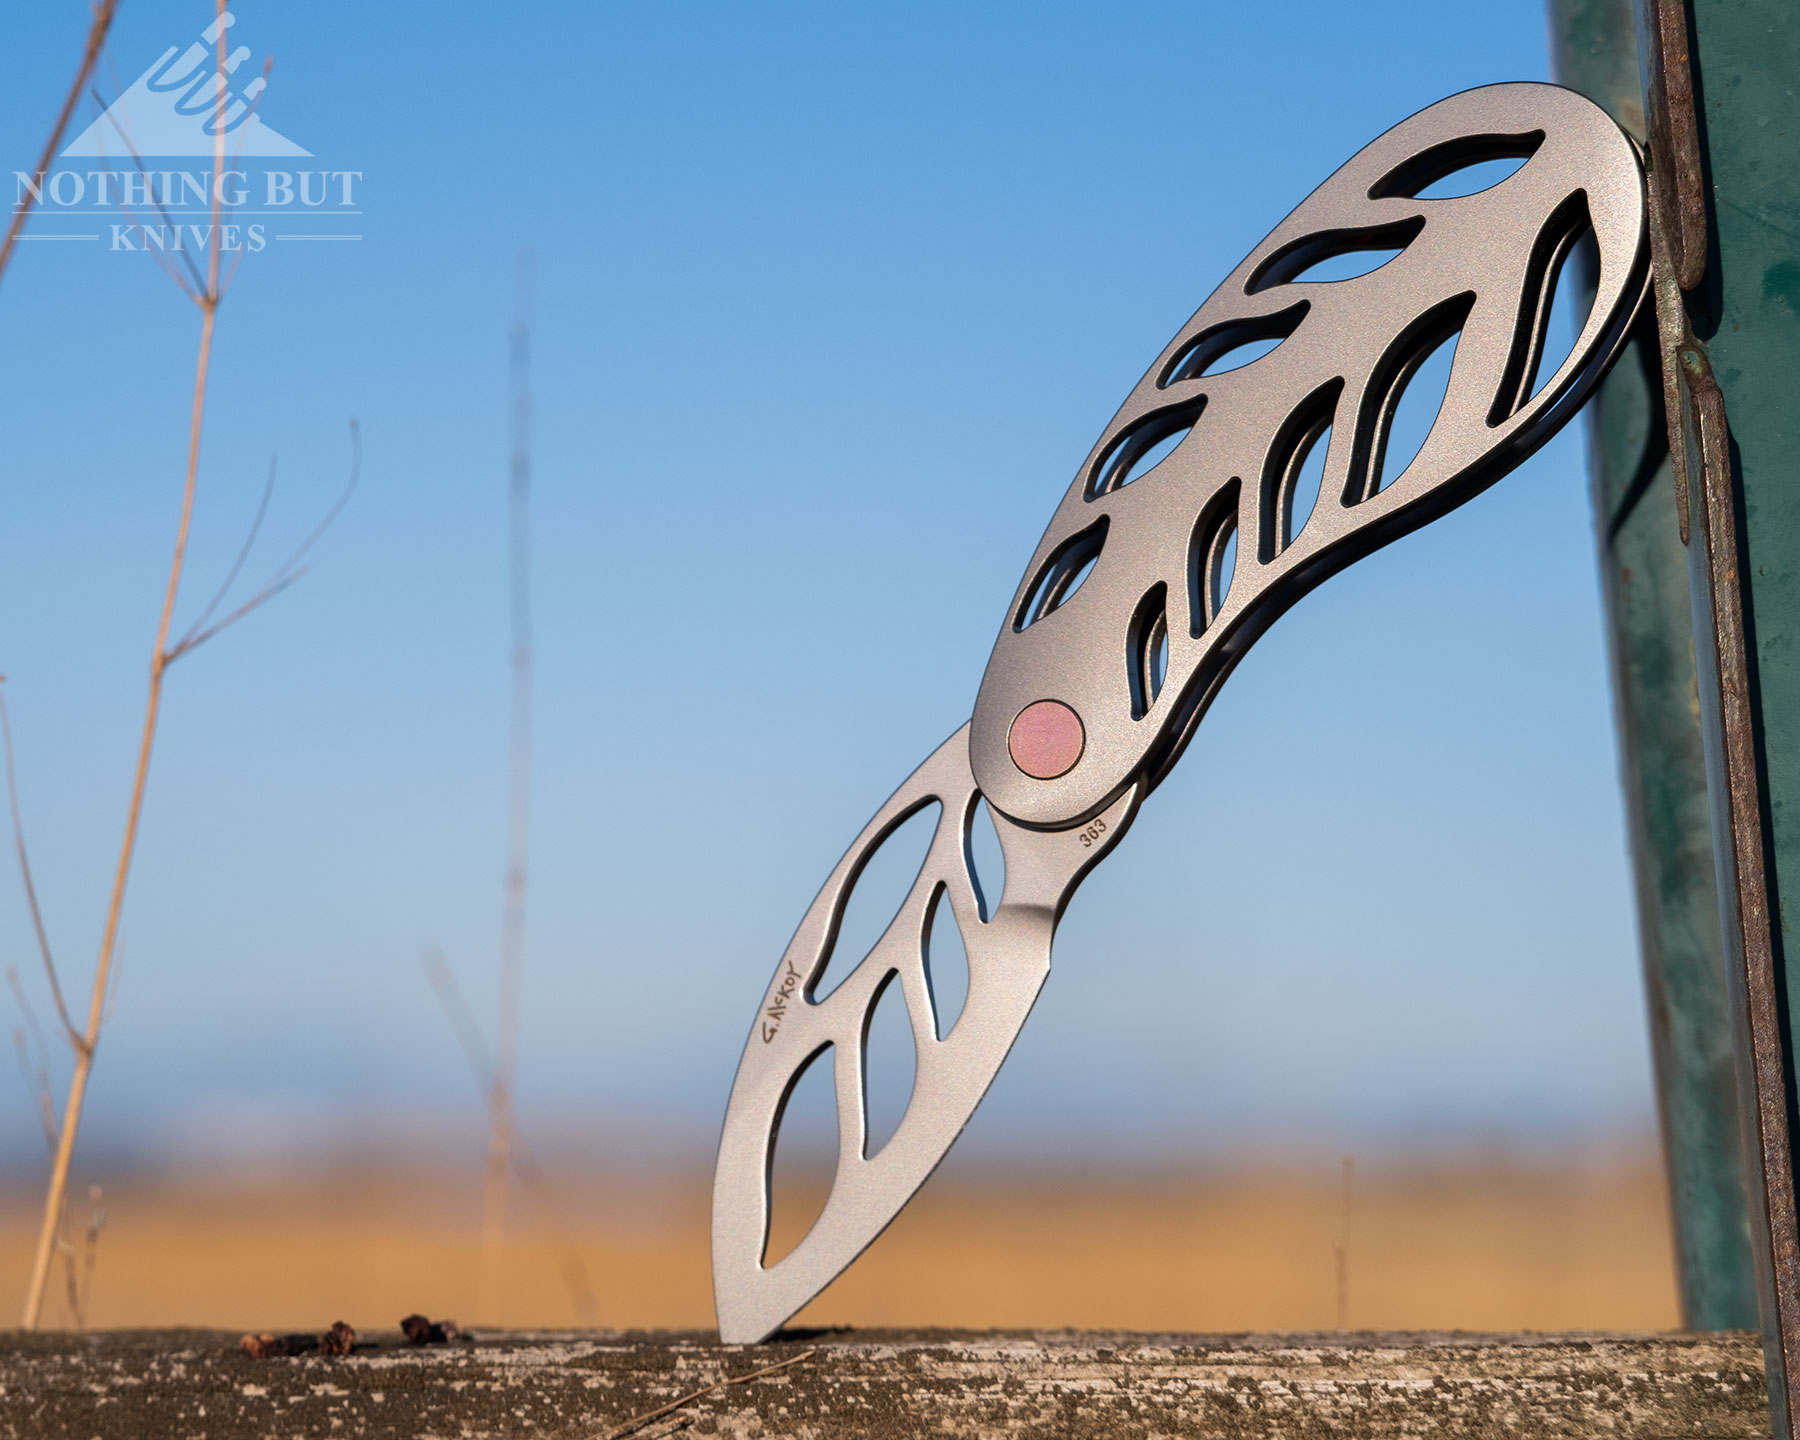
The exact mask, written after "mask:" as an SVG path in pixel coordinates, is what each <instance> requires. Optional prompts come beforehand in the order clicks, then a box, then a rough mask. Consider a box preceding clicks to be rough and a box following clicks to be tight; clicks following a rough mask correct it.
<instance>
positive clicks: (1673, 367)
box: [1644, 170, 1696, 545]
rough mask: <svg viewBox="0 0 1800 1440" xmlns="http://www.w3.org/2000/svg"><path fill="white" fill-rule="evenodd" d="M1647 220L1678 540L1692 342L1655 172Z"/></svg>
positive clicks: (1685, 538)
mask: <svg viewBox="0 0 1800 1440" xmlns="http://www.w3.org/2000/svg"><path fill="white" fill-rule="evenodd" d="M1644 179H1645V184H1646V187H1647V190H1648V196H1649V204H1648V205H1647V206H1646V207H1645V208H1646V211H1647V213H1648V218H1649V222H1650V292H1651V294H1652V296H1654V298H1655V302H1656V342H1657V348H1658V350H1659V351H1660V358H1661V361H1662V364H1661V366H1660V367H1659V368H1660V369H1661V371H1662V391H1663V420H1664V423H1666V424H1667V426H1668V429H1669V473H1670V474H1671V476H1673V477H1674V480H1675V515H1676V519H1677V521H1678V522H1679V524H1680V526H1681V543H1682V544H1683V545H1687V544H1689V543H1691V541H1692V540H1693V515H1692V514H1691V513H1690V511H1689V508H1688V464H1687V445H1686V443H1685V442H1684V441H1683V440H1682V438H1681V362H1680V359H1679V356H1680V354H1681V352H1682V350H1683V349H1685V348H1686V347H1687V346H1689V345H1692V344H1694V343H1696V342H1695V341H1694V337H1693V335H1692V334H1691V333H1690V331H1689V329H1688V320H1687V307H1686V306H1685V305H1684V304H1683V303H1682V300H1681V286H1680V283H1679V282H1678V281H1677V280H1676V278H1675V267H1674V265H1673V264H1672V262H1671V261H1670V258H1669V243H1670V242H1669V235H1668V231H1667V228H1666V222H1665V220H1664V217H1663V214H1662V210H1661V207H1660V206H1659V204H1658V201H1657V191H1658V188H1659V187H1658V184H1657V176H1656V171H1655V170H1651V171H1650V172H1649V173H1648V174H1647V175H1646V176H1645V177H1644Z"/></svg>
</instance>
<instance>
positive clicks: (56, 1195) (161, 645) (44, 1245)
mask: <svg viewBox="0 0 1800 1440" xmlns="http://www.w3.org/2000/svg"><path fill="white" fill-rule="evenodd" d="M216 3H217V10H218V14H219V16H220V17H221V18H222V17H223V16H224V14H225V4H226V0H216ZM225 44H226V41H225V28H224V26H222V25H221V26H220V27H219V39H218V73H219V85H218V91H217V100H216V109H215V111H214V116H215V119H214V131H215V140H214V145H213V185H212V230H211V233H210V235H209V237H208V243H207V258H206V290H205V292H204V293H203V294H202V295H200V296H199V297H198V300H197V303H198V304H199V307H200V348H199V355H198V358H197V359H196V361H195V365H194V400H193V407H192V411H191V414H190V416H189V421H188V455H187V474H186V479H185V480H184V482H183V485H182V492H181V519H180V522H179V524H178V525H177V527H176V532H175V549H174V554H173V556H172V557H171V559H170V562H169V579H168V584H167V587H166V588H165V590H164V592H163V605H162V616H161V618H160V620H159V621H158V622H157V628H156V644H155V647H154V648H153V649H152V650H151V654H150V693H149V697H148V699H147V701H146V703H145V706H144V726H143V732H142V735H141V737H140V739H139V742H138V758H137V769H136V772H135V774H134V776H133V779H132V786H131V802H130V805H129V806H128V807H127V809H126V813H125V834H124V838H123V839H122V840H121V842H120V845H119V860H118V865H117V866H116V868H115V869H114V872H113V885H112V897H111V900H110V902H109V903H108V905H107V910H106V928H105V930H104V932H103V934H102V936H101V941H100V956H99V961H98V963H97V964H96V965H95V967H94V989H93V996H92V999H91V1001H90V1003H89V1006H88V1019H87V1027H86V1029H85V1030H84V1031H83V1032H82V1034H81V1036H80V1041H79V1043H78V1044H77V1046H76V1051H75V1069H74V1073H73V1074H72V1075H71V1076H70V1079H69V1093H68V1098H67V1100H66V1102H65V1104H64V1107H63V1122H62V1126H61V1129H60V1131H59V1133H58V1135H57V1144H56V1157H55V1159H54V1160H53V1161H52V1162H51V1167H50V1184H49V1187H48V1191H47V1193H46V1194H45V1196H44V1220H43V1225H42V1228H41V1229H40V1230H39V1233H38V1246H37V1254H36V1256H35V1258H34V1260H33V1262H32V1268H31V1281H30V1284H29V1286H28V1288H27V1289H26V1292H25V1309H24V1315H23V1319H22V1321H21V1323H22V1324H23V1326H24V1328H25V1329H27V1330H35V1329H36V1328H37V1324H38V1318H39V1316H40V1315H41V1313H42V1311H43V1307H44V1289H45V1287H46V1285H47V1284H48V1283H49V1279H50V1261H51V1256H52V1254H53V1252H54V1250H55V1248H56V1241H57V1231H58V1229H59V1227H60V1223H61V1218H62V1212H63V1201H64V1197H65V1195H66V1194H67V1192H68V1183H69V1162H70V1159H71V1158H72V1156H73V1154H74V1149H75V1134H76V1131H77V1130H78V1129H79V1127H80V1125H81V1107H82V1102H83V1101H84V1100H85V1099H86V1096H87V1082H88V1076H89V1075H90V1074H91V1073H92V1071H93V1065H94V1047H95V1046H96V1045H97V1044H98V1043H99V1039H100V1025H101V1022H102V1020H103V1019H104V1012H105V1005H106V997H107V977H108V975H109V973H110V971H111V968H112V957H113V947H114V945H115V944H116V943H117V940H118V935H119V916H120V914H121V912H122V911H123V909H124V904H125V884H126V881H127V880H128V879H129V878H130V875H131V860H132V856H133V854H134V852H135V851H136V848H137V834H138V821H139V819H140V817H141V816H142V814H143V807H144V786H145V783H146V781H147V780H148V779H149V774H150V754H151V751H152V749H153V748H154V746H155V743H156V722H157V718H158V715H159V713H160V711H161V708H162V686H163V676H164V674H165V673H166V672H167V670H168V667H169V653H168V644H169V625H170V622H171V621H172V620H173V618H174V614H175V600H176V597H177V596H178V595H179V594H180V591H181V576H182V571H183V569H184V568H185V565H186V561H187V544H188V532H189V530H190V528H191V526H192V523H193V515H194V482H195V477H196V476H197V475H198V473H199V468H200V434H201V423H202V420H203V419H204V417H205V413H206V381H207V375H208V373H209V371H210V368H211V364H212V342H213V327H214V323H215V321H216V320H217V318H218V313H219V301H220V300H221V299H222V298H223V295H222V292H221V290H220V286H219V262H220V238H219V218H220V217H219V207H220V204H221V199H220V191H221V189H222V186H221V185H220V183H219V181H220V177H221V175H222V174H223V172H224V169H225V126H224V119H225V99H226V95H227V93H228V92H227V90H226V87H225V83H224V81H225V74H226V70H225Z"/></svg>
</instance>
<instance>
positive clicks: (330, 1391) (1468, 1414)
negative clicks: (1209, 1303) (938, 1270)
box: [0, 1330, 1769, 1440]
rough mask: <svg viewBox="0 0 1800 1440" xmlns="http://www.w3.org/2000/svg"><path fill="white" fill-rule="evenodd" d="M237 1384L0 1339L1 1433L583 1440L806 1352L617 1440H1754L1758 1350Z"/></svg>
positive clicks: (1338, 1355) (292, 1372) (264, 1367)
mask: <svg viewBox="0 0 1800 1440" xmlns="http://www.w3.org/2000/svg"><path fill="white" fill-rule="evenodd" d="M369 1338H370V1339H373V1340H374V1342H375V1343H373V1344H367V1343H365V1344H364V1345H362V1346H359V1348H358V1349H357V1351H356V1352H355V1353H354V1354H352V1355H350V1356H348V1357H344V1358H339V1359H329V1358H326V1357H323V1356H320V1355H316V1354H314V1355H306V1356H301V1357H298V1358H292V1359H279V1360H251V1359H249V1358H247V1357H246V1356H244V1355H242V1354H241V1353H239V1351H238V1350H237V1344H236V1342H237V1337H236V1336H235V1335H231V1334H222V1333H217V1332H209V1331H193V1330H186V1331H168V1330H133V1331H115V1332H111V1333H104V1334H96V1335H86V1336H80V1335H66V1334H63V1335H23V1334H13V1335H11V1336H9V1337H7V1338H6V1339H5V1340H4V1341H3V1342H0V1434H3V1435H5V1436H9V1437H10V1436H17V1437H30V1440H53V1437H65V1436H66V1437H71V1440H91V1437H105V1440H113V1437H119V1440H126V1437H129V1440H142V1437H149V1436H156V1437H162V1436H169V1437H190V1436H191V1437H207V1440H233V1437H264V1436H268V1437H281V1440H295V1437H305V1436H336V1437H344V1436H405V1437H409V1440H410V1437H445V1440H449V1437H465V1436H466V1437H478V1436H479V1437H485V1436H525V1435H529V1436H534V1437H562V1436H580V1437H584V1440H600V1437H605V1436H609V1435H612V1434H613V1433H615V1432H616V1431H617V1430H618V1429H619V1428H620V1427H621V1426H623V1425H625V1424H626V1422H628V1421H630V1420H632V1419H633V1417H636V1416H640V1415H642V1414H644V1413H645V1412H647V1411H651V1410H654V1409H656V1408H658V1407H660V1406H663V1405H666V1404H667V1403H668V1402H670V1401H671V1400H674V1399H677V1398H678V1397H680V1396H683V1395H685V1394H687V1393H689V1392H691V1391H694V1390H697V1389H699V1388H701V1387H702V1386H704V1385H707V1384H710V1383H713V1382H716V1381H719V1380H721V1379H724V1378H728V1377H730V1376H734V1375H743V1374H745V1373H747V1372H749V1371H751V1370H754V1369H757V1368H759V1367H761V1366H765V1365H769V1364H772V1363H775V1362H777V1361H780V1360H784V1359H787V1358H789V1357H792V1356H795V1355H800V1354H802V1353H803V1352H805V1351H807V1350H813V1351H814V1352H815V1353H813V1354H812V1355H811V1356H810V1357H809V1358H807V1359H804V1360H801V1361H800V1362H799V1363H798V1364H795V1365H793V1366H790V1367H789V1368H787V1369H784V1370H782V1371H780V1372H778V1373H776V1374H772V1375H769V1376H767V1377H765V1378H763V1379H760V1380H754V1381H751V1382H749V1383H747V1384H741V1385H733V1386H731V1387H729V1388H727V1389H725V1390H722V1391H715V1392H714V1393H712V1394H710V1395H707V1396H705V1397H704V1398H701V1399H698V1400H695V1401H693V1402H692V1403H690V1404H688V1405H686V1406H684V1407H682V1408H681V1409H679V1410H677V1411H675V1412H674V1413H673V1414H671V1415H669V1416H667V1417H665V1418H663V1419H662V1420H659V1421H656V1422H654V1423H652V1424H648V1425H645V1426H643V1427H642V1428H640V1429H637V1430H635V1431H633V1432H632V1433H633V1434H635V1435H639V1436H644V1437H656V1436H662V1435H667V1434H671V1433H679V1434H684V1435H721V1436H733V1437H736V1436H746V1437H777V1436H796V1437H822V1436H866V1437H870V1440H887V1437H901V1436H904V1437H908V1440H912V1437H921V1436H932V1435H959V1436H983V1437H1013V1436H1032V1437H1045V1440H1051V1437H1054V1440H1086V1437H1094V1440H1099V1437H1106V1440H1132V1437H1145V1440H1148V1437H1153V1436H1217V1437H1224V1440H1240V1437H1245V1440H1247V1437H1258V1440H1261V1437H1271V1440H1272V1437H1314V1436H1321V1437H1322V1436H1332V1437H1377V1436H1381V1437H1386V1436H1433V1437H1437V1436H1480V1437H1488V1436H1496V1437H1497V1436H1509V1437H1511V1436H1519V1437H1525V1436H1530V1437H1534V1440H1535V1437H1547V1436H1570V1437H1575V1436H1579V1437H1582V1440H1594V1437H1602V1436H1606V1437H1641V1440H1651V1437H1656V1440H1663V1437H1673V1436H1702V1437H1715V1436H1733V1437H1740V1436H1741V1437H1749V1436H1766V1435H1768V1433H1769V1430H1768V1409H1767V1404H1766V1401H1765V1399H1764V1393H1763V1377H1762V1359H1761V1344H1760V1341H1759V1340H1758V1339H1757V1337H1755V1336H1754V1335H1751V1334H1747V1333H1743V1332H1725V1333H1716V1334H1706V1335H1550V1336H1533V1335H1523V1336H1521V1335H1512V1336H1479V1335H1463V1334H1453V1335H1430V1334H1426V1335H1394V1334H1376V1335H1354V1334H1352V1335H1330V1336H1294V1335H1264V1336H1201V1335H1137V1334H1096V1333H1091V1332H1089V1333H1056V1332H1047V1333H1030V1332H1018V1333H1005V1332H976V1333H968V1332H950V1331H944V1332H929V1331H927V1332H908V1333H901V1332H884V1331H831V1332H824V1333H810V1334H809V1333H804V1332H801V1333H796V1334H794V1335H792V1336H791V1337H784V1338H783V1339H782V1340H781V1341H780V1342H778V1343H776V1344H771V1345H762V1346H749V1347H733V1348H725V1347H721V1346H720V1345H718V1344H717V1343H716V1342H714V1341H712V1340H711V1339H709V1338H708V1337H707V1336H705V1335H703V1334H697V1333H672V1332H660V1333H651V1334H645V1333H635V1334H633V1333H626V1334H614V1333H607V1332H598V1331H584V1332H556V1333H548V1332H545V1333H520V1332H512V1333H506V1334H501V1335H496V1336H493V1337H487V1338H482V1339H480V1340H478V1341H476V1342H475V1343H472V1344H462V1345H455V1344H453V1345H439V1346H432V1347H429V1348H424V1349H415V1348H412V1347H410V1346H407V1345H405V1344H404V1343H403V1342H402V1340H401V1338H400V1336H399V1334H398V1332H387V1333H384V1334H382V1335H379V1336H372V1337H369Z"/></svg>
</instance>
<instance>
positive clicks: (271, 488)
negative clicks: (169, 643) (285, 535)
mask: <svg viewBox="0 0 1800 1440" xmlns="http://www.w3.org/2000/svg"><path fill="white" fill-rule="evenodd" d="M280 458H281V457H280V456H278V455H271V456H270V457H269V478H268V479H267V480H266V481H264V482H263V493H262V499H261V500H260V501H259V502H258V503H257V506H256V518H255V519H254V520H252V521H251V522H250V533H249V534H248V535H246V536H245V537H244V546H243V549H241V550H239V551H238V554H237V559H235V560H233V561H232V562H231V569H229V570H227V571H226V572H225V581H224V583H223V584H221V585H220V586H219V588H218V591H217V593H215V594H214V595H213V597H212V599H210V600H208V601H207V602H206V608H205V609H204V610H202V611H201V612H200V614H199V615H198V616H197V617H196V618H195V620H194V623H193V624H192V625H190V626H188V628H187V630H186V632H185V633H184V634H183V635H182V637H181V638H180V639H179V640H177V641H176V642H175V649H174V650H173V651H172V652H171V653H172V654H175V655H179V654H180V653H181V652H182V651H183V650H188V649H191V648H193V646H194V644H195V643H196V642H195V640H194V637H195V636H196V635H197V634H199V633H200V630H201V629H202V627H204V626H205V624H206V622H207V621H208V620H210V619H212V615H213V611H215V610H217V609H218V608H219V605H220V604H221V602H223V601H224V599H225V596H226V595H227V594H229V593H230V590H231V587H232V585H233V584H235V583H236V581H237V577H238V572H239V571H240V570H242V569H243V568H244V562H245V561H246V560H248V559H249V558H250V550H251V547H253V546H254V545H255V544H256V537H257V535H258V534H259V533H260V532H261V530H262V523H263V517H264V516H266V515H267V514H268V513H269V500H270V498H271V497H272V496H273V495H274V494H275V466H276V462H277V461H278V460H279V459H280Z"/></svg>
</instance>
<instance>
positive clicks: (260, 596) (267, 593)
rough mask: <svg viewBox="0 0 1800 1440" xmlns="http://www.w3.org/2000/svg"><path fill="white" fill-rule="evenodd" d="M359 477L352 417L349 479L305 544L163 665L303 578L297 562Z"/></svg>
mask: <svg viewBox="0 0 1800 1440" xmlns="http://www.w3.org/2000/svg"><path fill="white" fill-rule="evenodd" d="M361 476H362V428H361V426H360V425H358V424H357V422H356V419H355V418H354V417H352V418H351V421H350V479H349V481H348V482H347V483H346V484H345V486H344V489H343V491H342V493H341V494H339V496H338V498H337V499H336V500H335V501H334V502H333V503H332V506H331V508H330V509H329V510H327V511H326V512H325V518H324V519H323V520H321V521H319V523H318V524H317V525H316V526H314V527H313V532H312V534H310V535H308V536H307V537H306V539H305V540H303V541H301V542H300V548H299V549H297V550H296V551H294V553H293V554H292V555H290V556H288V558H287V559H286V560H285V561H283V562H282V564H281V565H280V566H279V567H278V568H277V569H276V571H275V573H274V574H273V575H271V576H270V577H269V579H268V580H267V581H266V582H265V583H264V584H263V587H262V589H260V590H258V591H257V592H256V594H254V595H252V596H251V597H250V598H249V599H248V600H246V601H245V602H244V603H243V604H242V605H240V606H238V607H237V609H235V610H233V611H232V612H231V613H230V614H229V615H227V616H226V617H225V618H224V619H223V620H220V621H219V622H218V623H217V624H215V625H210V626H208V627H207V628H206V629H204V630H201V631H199V632H198V633H194V632H193V631H190V632H189V633H188V634H187V635H185V636H183V637H182V639H181V640H180V641H179V642H177V643H176V644H175V646H174V647H173V648H171V649H170V650H169V652H168V653H167V654H166V655H165V656H164V657H163V664H164V665H173V664H174V663H175V662H176V661H177V660H179V659H180V658H181V657H182V656H183V655H186V654H189V653H190V652H192V651H194V650H198V649H199V648H200V647H201V646H202V645H204V644H205V643H206V642H207V641H208V640H210V639H212V638H213V636H215V635H217V634H219V633H220V632H221V631H223V630H227V629H229V628H230V627H231V626H233V625H235V624H237V622H238V621H240V620H242V619H243V618H244V617H245V616H246V615H248V614H249V613H250V612H251V611H252V610H256V609H259V608H260V607H261V606H264V605H267V604H268V603H269V601H271V600H273V599H274V598H275V597H276V596H277V595H279V594H280V593H281V592H282V591H283V590H286V589H287V588H288V587H289V586H290V585H293V584H295V583H297V582H298V581H300V580H301V579H303V578H305V576H306V573H307V570H308V569H309V568H310V567H308V566H305V565H302V564H301V563H300V561H301V560H302V559H304V558H305V556H306V552H307V551H309V550H311V549H312V547H313V546H314V544H316V543H317V541H318V540H319V537H320V536H322V535H323V534H324V533H325V532H326V531H327V530H329V529H330V528H331V526H332V523H333V522H334V521H335V520H336V519H337V518H338V516H339V515H341V514H342V513H343V511H344V507H345V506H346V505H348V504H349V503H350V497H351V496H352V495H353V494H355V493H356V485H357V481H358V480H359V479H360V478H361ZM209 609H210V607H209Z"/></svg>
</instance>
